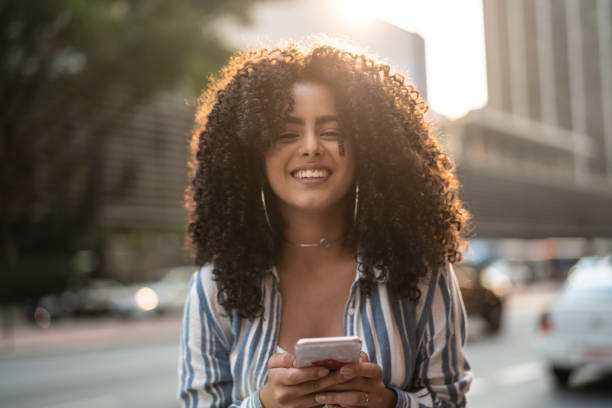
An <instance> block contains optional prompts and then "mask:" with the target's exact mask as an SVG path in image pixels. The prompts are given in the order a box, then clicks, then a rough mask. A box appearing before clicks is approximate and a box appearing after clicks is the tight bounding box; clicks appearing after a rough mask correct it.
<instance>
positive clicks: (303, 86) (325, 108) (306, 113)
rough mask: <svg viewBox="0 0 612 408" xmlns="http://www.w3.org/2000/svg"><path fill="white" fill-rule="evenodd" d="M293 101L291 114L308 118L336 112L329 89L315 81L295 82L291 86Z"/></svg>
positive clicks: (334, 102) (333, 99)
mask: <svg viewBox="0 0 612 408" xmlns="http://www.w3.org/2000/svg"><path fill="white" fill-rule="evenodd" d="M292 97H293V101H294V105H293V112H292V113H291V116H297V117H303V118H310V117H312V116H326V115H335V114H336V101H335V98H334V95H333V94H332V92H331V90H330V89H329V88H328V87H327V86H325V85H323V84H319V83H316V82H297V83H295V84H294V85H293V88H292Z"/></svg>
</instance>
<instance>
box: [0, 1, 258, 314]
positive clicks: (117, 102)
mask: <svg viewBox="0 0 612 408" xmlns="http://www.w3.org/2000/svg"><path fill="white" fill-rule="evenodd" d="M255 1H256V0H229V1H228V0H226V1H223V0H216V1H210V0H206V1H204V0H201V1H196V0H173V1H167V0H130V1H128V0H124V1H109V0H46V1H33V0H25V1H12V0H0V27H1V28H0V30H1V31H2V34H1V36H0V75H1V77H2V81H1V87H0V95H1V98H2V101H3V105H4V106H3V109H2V111H1V112H0V116H1V118H2V119H1V120H2V124H1V139H0V270H1V271H2V285H0V288H1V289H0V303H7V302H14V301H19V300H24V299H27V298H36V297H38V296H40V295H41V294H43V293H46V292H49V291H53V290H57V289H60V288H62V287H64V286H65V285H66V283H67V281H68V280H69V279H71V278H72V277H73V276H74V275H75V265H74V262H73V260H74V259H73V257H74V254H75V253H76V252H77V251H79V250H81V249H90V250H94V251H96V250H99V249H100V246H101V245H103V239H102V237H101V234H100V224H99V212H100V211H99V210H100V208H99V203H100V189H101V185H102V180H101V174H102V171H101V170H102V165H103V162H104V156H103V151H104V148H103V147H104V145H105V143H107V142H108V140H109V138H110V137H111V135H112V130H113V127H114V126H116V123H117V115H118V114H119V113H121V112H122V111H125V110H126V109H128V108H129V107H130V106H133V105H134V104H136V103H138V102H139V101H142V100H145V99H147V98H149V97H150V96H151V95H153V94H155V93H157V92H159V91H161V90H164V89H172V88H174V87H178V86H183V87H184V86H188V87H191V88H192V89H194V91H195V90H197V89H200V88H201V87H202V86H203V85H204V84H205V81H206V76H207V74H208V73H209V72H212V71H214V70H216V69H217V68H218V67H219V66H220V65H221V64H222V63H223V61H224V60H225V59H226V58H227V56H228V55H229V51H228V50H227V49H226V48H225V47H224V46H223V45H222V44H221V43H220V41H219V40H218V39H217V38H215V36H214V35H213V34H212V33H211V32H209V31H208V26H209V23H210V21H211V19H212V18H213V17H215V16H217V15H218V14H221V13H232V14H234V15H236V16H238V17H239V18H240V19H241V20H242V21H244V22H247V21H248V9H249V6H250V5H251V3H254V2H255Z"/></svg>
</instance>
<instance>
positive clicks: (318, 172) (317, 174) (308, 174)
mask: <svg viewBox="0 0 612 408" xmlns="http://www.w3.org/2000/svg"><path fill="white" fill-rule="evenodd" d="M327 176H329V170H326V169H308V170H298V171H296V172H295V177H296V178H321V177H327Z"/></svg>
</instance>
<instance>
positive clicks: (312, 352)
mask: <svg viewBox="0 0 612 408" xmlns="http://www.w3.org/2000/svg"><path fill="white" fill-rule="evenodd" d="M294 351H295V353H294V355H295V360H296V365H297V367H298V368H305V367H312V366H322V367H326V368H328V369H330V370H337V369H339V368H340V367H342V366H343V365H345V364H350V363H357V362H359V356H360V352H361V339H360V338H359V337H356V336H342V337H313V338H308V339H300V340H298V341H297V343H295V348H294Z"/></svg>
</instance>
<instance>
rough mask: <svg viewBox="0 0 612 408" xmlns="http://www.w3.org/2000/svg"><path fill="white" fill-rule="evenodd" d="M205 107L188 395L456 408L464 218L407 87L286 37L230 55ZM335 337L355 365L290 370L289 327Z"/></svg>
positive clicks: (218, 400)
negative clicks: (355, 350)
mask: <svg viewBox="0 0 612 408" xmlns="http://www.w3.org/2000/svg"><path fill="white" fill-rule="evenodd" d="M200 102H201V103H200V107H199V109H198V113H197V116H196V122H197V126H196V129H195V131H194V138H193V145H192V148H193V152H194V160H193V163H192V164H193V170H194V172H193V181H192V184H191V186H190V189H189V190H188V203H189V208H190V210H191V222H190V224H189V234H190V238H191V240H192V243H193V246H194V247H195V250H196V262H197V264H198V265H201V266H202V267H201V268H200V270H199V271H198V272H197V273H196V274H195V275H194V277H193V279H192V282H191V293H190V296H189V298H188V299H187V304H186V307H185V315H184V322H183V336H182V344H181V361H180V370H179V377H180V378H179V381H180V386H179V396H180V398H181V400H182V402H183V404H184V406H188V407H228V406H244V407H246V406H252V407H262V406H263V407H264V408H276V407H296V408H297V407H320V406H323V405H327V406H344V407H368V406H371V407H376V408H391V407H417V406H419V407H423V406H424V407H434V406H436V407H439V406H443V407H460V406H464V405H465V403H466V399H465V393H466V392H467V390H468V389H469V385H470V382H471V372H470V367H469V364H468V362H467V360H466V357H465V354H464V351H463V345H464V343H465V337H466V322H465V313H464V309H463V304H462V300H461V295H460V293H459V289H458V286H457V282H456V279H455V276H454V273H453V271H452V267H451V263H453V262H458V261H459V260H460V258H461V254H460V252H459V248H460V247H461V246H462V244H463V238H462V235H461V234H462V232H463V231H464V229H465V228H464V227H465V226H466V223H467V222H468V218H469V214H468V213H467V212H466V211H465V210H464V209H463V208H462V205H461V202H460V201H459V199H458V197H457V193H456V189H457V182H456V179H455V177H454V175H453V164H452V162H451V161H450V159H449V158H448V157H447V156H446V155H445V154H444V153H443V152H442V151H441V149H440V148H439V146H438V145H437V144H436V142H435V141H434V139H433V138H432V135H431V132H430V130H429V128H428V126H427V124H426V123H425V121H424V119H423V114H424V113H425V111H426V106H425V104H424V103H423V101H422V100H421V99H420V98H419V96H418V93H417V92H416V91H415V90H414V89H413V88H412V87H411V86H409V85H407V84H405V82H404V79H403V77H402V76H400V75H398V74H392V73H391V71H390V69H389V67H388V66H387V65H383V64H379V63H377V62H375V61H374V60H372V59H369V58H367V57H365V56H363V55H360V54H356V53H352V52H349V51H346V50H344V49H340V48H336V47H332V46H327V45H319V46H315V47H311V48H310V49H306V50H303V49H300V48H299V47H297V46H296V45H290V46H289V47H287V48H285V49H274V50H267V49H261V50H257V51H252V52H246V53H241V54H237V55H235V56H234V57H233V58H232V59H231V60H230V61H229V63H228V64H227V65H226V66H225V67H224V68H223V69H222V71H221V74H220V76H219V77H218V78H217V79H216V80H214V81H213V82H212V84H211V85H210V87H209V88H208V90H207V91H205V92H204V93H203V96H202V97H201V101H200ZM342 335H351V336H359V337H360V338H361V339H362V341H363V343H362V344H363V347H362V358H361V361H360V362H359V363H356V364H351V365H347V366H344V367H343V368H342V369H341V370H338V371H332V372H330V371H329V370H327V369H325V368H322V367H312V368H295V366H294V357H293V346H294V344H295V342H296V341H297V340H298V339H300V338H304V337H326V336H342Z"/></svg>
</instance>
